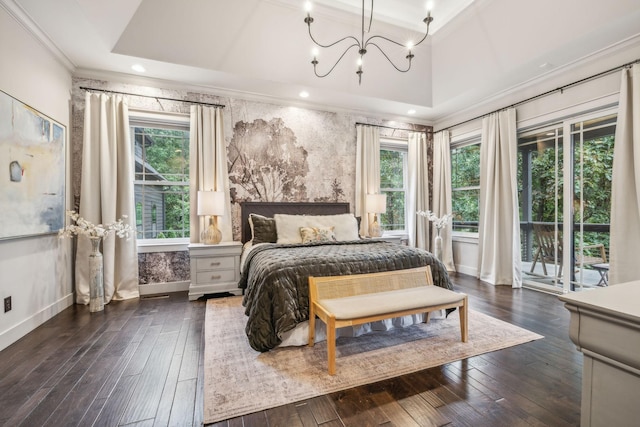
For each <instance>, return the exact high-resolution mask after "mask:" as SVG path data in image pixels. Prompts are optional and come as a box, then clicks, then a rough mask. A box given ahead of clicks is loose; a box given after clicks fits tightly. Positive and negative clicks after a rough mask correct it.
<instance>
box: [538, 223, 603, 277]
mask: <svg viewBox="0 0 640 427" xmlns="http://www.w3.org/2000/svg"><path fill="white" fill-rule="evenodd" d="M533 232H534V234H535V239H536V242H537V243H538V249H537V250H536V253H535V254H534V256H533V262H532V263H531V270H530V272H531V273H533V270H534V268H535V266H536V263H537V262H538V261H540V263H541V264H542V271H543V272H544V275H545V276H548V275H549V274H548V273H547V265H546V263H547V262H548V263H551V264H557V266H558V268H557V271H556V277H560V276H562V257H563V252H562V231H560V230H557V231H556V229H555V227H554V226H553V225H550V224H533ZM556 233H557V234H556ZM556 237H557V242H558V244H557V246H556V245H555V241H556ZM556 249H557V252H556ZM575 259H576V267H584V266H589V265H593V264H603V263H607V253H606V251H605V248H604V245H603V244H601V243H599V244H596V245H585V246H583V251H582V252H580V251H578V253H576V257H575Z"/></svg>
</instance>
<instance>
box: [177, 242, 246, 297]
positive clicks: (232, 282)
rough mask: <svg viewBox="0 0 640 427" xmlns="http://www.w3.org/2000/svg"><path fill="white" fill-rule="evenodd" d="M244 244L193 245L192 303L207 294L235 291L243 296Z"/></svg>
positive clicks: (190, 295) (190, 255) (191, 253)
mask: <svg viewBox="0 0 640 427" xmlns="http://www.w3.org/2000/svg"><path fill="white" fill-rule="evenodd" d="M241 252H242V243H241V242H220V243H218V244H217V245H205V244H202V243H191V244H190V245H189V257H190V259H191V283H190V284H189V300H190V301H193V300H196V299H198V298H200V297H201V296H203V295H205V294H215V293H220V292H231V293H233V294H235V295H240V294H241V293H242V290H241V289H239V288H238V282H239V281H240V253H241Z"/></svg>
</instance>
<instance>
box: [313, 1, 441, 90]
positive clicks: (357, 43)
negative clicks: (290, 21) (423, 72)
mask: <svg viewBox="0 0 640 427" xmlns="http://www.w3.org/2000/svg"><path fill="white" fill-rule="evenodd" d="M364 2H365V0H362V28H361V32H360V39H358V38H357V37H355V36H346V37H343V38H341V39H339V40H336V41H335V42H333V43H330V44H327V45H324V44H322V43H318V41H317V40H316V39H315V38H314V37H313V34H311V24H312V23H313V18H312V17H311V2H310V1H308V2H307V3H306V11H307V17H306V18H304V22H305V23H306V24H307V27H308V28H309V37H310V38H311V40H312V41H313V43H315V44H316V46H318V47H321V48H330V47H332V46H335V45H337V44H338V43H341V42H343V41H345V40H350V41H352V44H350V45H349V46H347V48H346V49H345V50H344V52H342V55H340V57H339V58H338V60H337V61H336V62H335V64H333V66H332V67H331V68H329V71H327V72H326V73H325V74H318V68H317V67H318V54H317V49H315V50H316V52H314V54H313V61H311V63H312V64H313V72H314V73H315V75H316V77H320V78H322V77H326V76H328V75H329V74H331V72H332V71H333V70H334V68H336V66H337V65H338V63H339V62H340V61H341V60H342V58H344V56H345V55H346V54H347V52H349V51H350V50H351V49H352V48H354V47H355V48H357V50H358V54H359V55H360V57H359V58H358V69H357V71H356V74H357V75H358V84H361V83H362V74H363V73H364V71H363V69H362V58H363V57H364V55H365V54H366V53H367V49H368V48H370V47H375V48H376V49H378V50H379V51H380V53H382V55H383V56H384V57H385V58H386V59H387V61H389V63H390V64H391V65H393V68H395V69H396V70H398V71H400V72H401V73H406V72H407V71H409V70H410V69H411V60H412V59H413V57H414V55H413V53H411V49H412V48H414V47H415V46H418V45H419V44H420V43H422V42H423V41H424V40H425V39H426V38H427V36H428V35H429V24H431V21H433V18H432V17H431V11H427V17H426V18H424V19H423V20H422V22H424V23H425V24H427V30H426V32H425V34H424V37H422V39H420V41H419V42H417V43H411V42H408V43H406V44H403V43H398V42H397V41H395V40H391V39H389V38H387V37H384V36H376V35H373V36H369V37H367V38H366V39H365V33H367V34H368V33H370V32H371V23H372V22H373V0H371V12H370V14H369V25H368V27H367V28H366V30H365V10H364ZM378 41H385V42H388V43H391V44H395V45H398V46H401V47H404V48H406V49H407V52H408V53H407V55H406V57H405V58H406V59H407V63H406V68H400V67H399V66H398V65H396V64H395V63H394V62H393V61H392V60H391V58H390V57H389V55H387V53H385V51H384V50H382V47H380V46H379V45H378V44H377V43H376V42H378Z"/></svg>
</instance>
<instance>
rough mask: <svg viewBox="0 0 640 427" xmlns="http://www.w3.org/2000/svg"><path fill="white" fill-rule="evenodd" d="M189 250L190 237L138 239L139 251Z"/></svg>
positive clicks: (142, 252) (143, 252) (141, 252)
mask: <svg viewBox="0 0 640 427" xmlns="http://www.w3.org/2000/svg"><path fill="white" fill-rule="evenodd" d="M188 250H189V239H161V240H149V239H145V240H138V253H140V254H145V253H154V252H181V251H188Z"/></svg>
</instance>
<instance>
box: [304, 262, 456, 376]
mask: <svg viewBox="0 0 640 427" xmlns="http://www.w3.org/2000/svg"><path fill="white" fill-rule="evenodd" d="M455 307H459V312H460V334H461V336H462V342H467V331H468V326H467V295H466V294H462V293H458V292H454V291H450V290H448V289H445V288H441V287H438V286H434V285H433V278H432V277H431V269H430V268H429V267H428V266H427V267H420V268H412V269H407V270H395V271H386V272H381V273H372V274H355V275H350V276H327V277H309V346H313V344H314V342H315V321H316V316H318V317H319V318H320V319H321V320H322V321H323V322H324V323H325V324H326V325H327V358H328V365H329V374H330V375H334V374H335V373H336V329H337V328H342V327H344V326H353V325H361V324H363V323H368V322H374V321H376V320H383V319H389V318H393V317H400V316H406V315H411V314H417V313H425V314H426V315H425V321H424V322H425V323H428V322H429V313H430V312H432V311H437V310H441V309H447V308H455Z"/></svg>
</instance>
